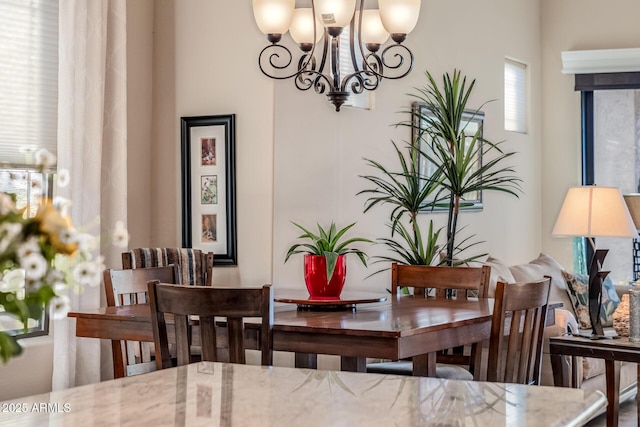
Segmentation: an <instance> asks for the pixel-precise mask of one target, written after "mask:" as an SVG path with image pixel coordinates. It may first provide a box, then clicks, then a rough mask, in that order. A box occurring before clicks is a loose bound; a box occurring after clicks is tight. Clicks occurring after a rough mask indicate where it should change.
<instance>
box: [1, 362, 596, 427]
mask: <svg viewBox="0 0 640 427" xmlns="http://www.w3.org/2000/svg"><path fill="white" fill-rule="evenodd" d="M605 404H606V400H605V398H604V396H603V395H602V394H601V393H600V392H591V391H583V390H575V389H566V388H555V387H535V386H521V385H513V384H509V385H505V384H499V383H485V382H473V381H453V380H442V379H436V378H417V377H401V376H393V375H376V374H361V373H351V372H334V371H321V370H307V369H294V368H284V367H282V368H280V367H276V368H270V367H260V366H247V365H231V364H221V363H207V362H202V363H197V364H192V365H188V366H185V367H180V368H173V369H167V370H163V371H158V372H152V373H149V374H144V375H139V376H135V377H129V378H122V379H119V380H113V381H105V382H102V383H98V384H92V385H88V386H82V387H75V388H71V389H68V390H62V391H56V392H52V393H48V394H42V395H37V396H30V397H27V398H22V399H17V400H13V401H7V402H1V403H0V405H1V407H0V410H2V413H0V424H1V425H11V426H41V425H56V426H57V425H64V426H87V425H95V426H103V425H104V426H107V425H109V426H111V425H123V426H127V425H130V426H141V425H145V426H160V425H163V426H165V425H176V426H200V425H203V426H216V425H219V426H289V427H291V426H305V427H311V426H332V427H333V426H345V427H346V426H349V427H351V426H369V427H371V426H385V427H386V426H432V425H438V426H474V425H479V426H544V427H550V426H570V425H582V424H584V422H586V421H587V420H588V419H589V418H590V416H591V414H593V413H595V412H596V411H597V410H598V409H600V408H602V407H604V405H605Z"/></svg>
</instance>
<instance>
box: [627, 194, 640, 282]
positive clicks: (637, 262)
mask: <svg viewBox="0 0 640 427" xmlns="http://www.w3.org/2000/svg"><path fill="white" fill-rule="evenodd" d="M624 201H625V203H626V204H627V208H628V209H629V214H631V219H632V220H633V223H634V224H635V226H636V229H640V194H639V193H632V194H625V195H624ZM632 251H633V252H632V257H633V280H634V281H635V280H638V279H640V240H639V239H638V238H637V237H634V238H633V250H632Z"/></svg>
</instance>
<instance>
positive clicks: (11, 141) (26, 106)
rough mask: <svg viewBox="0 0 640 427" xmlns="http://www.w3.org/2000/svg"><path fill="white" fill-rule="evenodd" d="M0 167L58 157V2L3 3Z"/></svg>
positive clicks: (14, 0) (15, 0)
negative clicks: (40, 154) (45, 155)
mask: <svg viewBox="0 0 640 427" xmlns="http://www.w3.org/2000/svg"><path fill="white" fill-rule="evenodd" d="M0 58H2V61H0V163H3V164H6V163H8V164H9V165H11V166H15V167H25V166H27V167H28V166H32V165H33V164H34V161H35V159H34V157H35V156H34V154H35V152H36V151H37V150H38V149H40V148H46V149H47V150H49V151H50V152H52V153H54V154H55V153H56V146H57V128H58V123H57V121H58V120H57V117H58V113H57V111H58V1H57V0H2V1H1V2H0Z"/></svg>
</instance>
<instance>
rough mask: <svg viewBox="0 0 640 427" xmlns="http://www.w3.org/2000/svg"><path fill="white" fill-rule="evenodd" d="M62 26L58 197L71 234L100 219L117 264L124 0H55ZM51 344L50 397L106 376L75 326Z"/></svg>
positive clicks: (83, 300) (80, 298)
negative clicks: (112, 235)
mask: <svg viewBox="0 0 640 427" xmlns="http://www.w3.org/2000/svg"><path fill="white" fill-rule="evenodd" d="M59 22H60V29H59V33H60V36H59V37H60V50H59V53H60V57H59V61H60V65H59V95H58V96H59V99H58V116H59V118H58V157H59V158H58V167H59V168H61V169H67V170H69V172H70V176H71V183H70V185H69V186H68V187H65V188H63V189H60V194H61V195H63V196H65V197H68V198H70V199H71V201H72V206H71V218H72V221H73V223H74V225H75V226H76V227H79V226H82V225H87V224H92V223H93V224H96V220H97V219H99V225H97V226H96V227H95V228H94V229H92V230H91V232H92V233H93V234H100V236H102V238H103V242H102V244H101V254H102V255H103V256H104V257H105V261H104V262H105V265H108V266H114V265H119V264H120V261H119V259H120V258H119V257H120V250H119V249H116V248H114V247H113V246H111V245H107V244H105V242H104V240H105V239H104V237H105V236H108V230H113V229H114V226H115V222H116V221H118V220H120V221H123V222H124V223H125V225H126V219H127V218H126V214H127V209H126V202H127V191H126V188H127V185H126V183H127V156H126V153H127V149H126V147H127V108H126V105H127V103H126V101H127V98H126V0H60V17H59ZM102 294H103V291H102V289H101V287H97V288H86V289H85V291H84V292H83V293H81V294H80V295H73V296H72V307H71V310H72V311H73V310H77V309H95V308H98V307H100V306H103V305H105V304H104V303H102V302H101V295H102ZM53 337H54V359H53V390H59V389H63V388H68V387H73V386H76V385H82V384H90V383H95V382H98V381H100V379H101V371H102V377H105V375H108V372H109V371H110V370H111V368H112V364H111V358H110V352H109V351H108V349H109V347H108V346H107V347H106V350H107V351H104V350H103V351H101V350H100V340H97V339H87V338H80V339H77V338H76V336H75V321H74V320H71V319H64V320H60V321H56V322H55V324H54V328H53ZM105 344H107V343H105ZM104 347H105V346H104V344H103V348H104Z"/></svg>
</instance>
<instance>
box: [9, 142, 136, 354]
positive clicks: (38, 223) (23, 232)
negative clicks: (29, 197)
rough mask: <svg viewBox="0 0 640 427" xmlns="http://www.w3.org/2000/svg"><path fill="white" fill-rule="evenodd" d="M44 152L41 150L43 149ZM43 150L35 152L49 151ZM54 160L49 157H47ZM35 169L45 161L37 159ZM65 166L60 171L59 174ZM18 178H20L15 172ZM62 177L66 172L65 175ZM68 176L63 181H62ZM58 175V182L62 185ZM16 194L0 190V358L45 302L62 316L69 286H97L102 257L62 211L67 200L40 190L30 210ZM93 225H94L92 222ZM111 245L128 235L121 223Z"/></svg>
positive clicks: (15, 349) (17, 348)
mask: <svg viewBox="0 0 640 427" xmlns="http://www.w3.org/2000/svg"><path fill="white" fill-rule="evenodd" d="M43 152H44V153H43ZM52 156H53V154H51V153H49V152H48V151H46V150H41V152H39V153H37V154H36V158H38V157H40V158H47V157H52ZM53 163H54V164H55V160H54V161H53ZM37 166H38V169H39V171H40V173H43V172H44V169H45V167H46V162H45V163H44V164H43V163H40V162H39V163H38V165H37ZM62 175H64V176H66V175H67V173H66V172H62V171H61V172H60V176H62ZM16 179H20V178H16ZM65 181H66V178H65ZM66 184H68V182H64V185H66ZM64 185H63V183H62V181H61V180H60V179H59V180H58V186H64ZM16 201H17V198H16V195H15V194H12V193H5V192H0V315H1V317H0V323H1V324H2V327H1V328H0V358H1V359H2V361H3V363H7V361H8V360H9V359H10V358H12V357H15V356H18V355H20V354H21V353H22V347H21V345H20V343H19V342H18V338H19V334H22V333H26V332H27V331H28V329H29V323H30V322H33V321H36V322H38V321H40V320H41V319H43V318H44V320H45V321H48V318H47V317H46V315H45V310H46V308H47V307H48V308H50V310H51V312H52V316H53V318H54V319H63V318H66V316H67V312H68V311H69V308H70V301H71V300H70V297H69V296H68V295H67V294H68V293H69V291H72V292H76V293H80V292H82V290H83V288H84V286H91V287H97V286H100V278H101V273H102V270H103V269H104V265H103V258H102V257H101V256H95V255H94V254H93V253H92V252H94V251H95V250H97V249H98V248H99V245H100V238H99V237H97V236H94V235H91V234H89V233H87V232H86V231H82V230H76V229H75V228H74V226H73V225H72V223H71V219H70V218H69V216H68V215H67V211H68V209H69V206H70V205H71V202H70V201H69V200H66V199H63V198H61V197H56V198H54V199H53V200H50V199H48V198H46V197H44V196H43V198H42V200H41V201H40V202H39V204H38V206H37V212H35V214H33V213H30V212H29V211H28V210H27V209H26V208H23V209H19V208H17V207H16ZM94 225H98V222H97V221H96V223H95V224H94ZM110 237H111V240H112V242H113V243H114V244H115V245H116V246H120V247H126V246H127V243H128V239H129V235H128V233H127V231H126V230H125V229H124V225H123V224H122V223H120V222H119V223H117V224H116V229H115V231H113V234H112V235H111V236H110Z"/></svg>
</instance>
